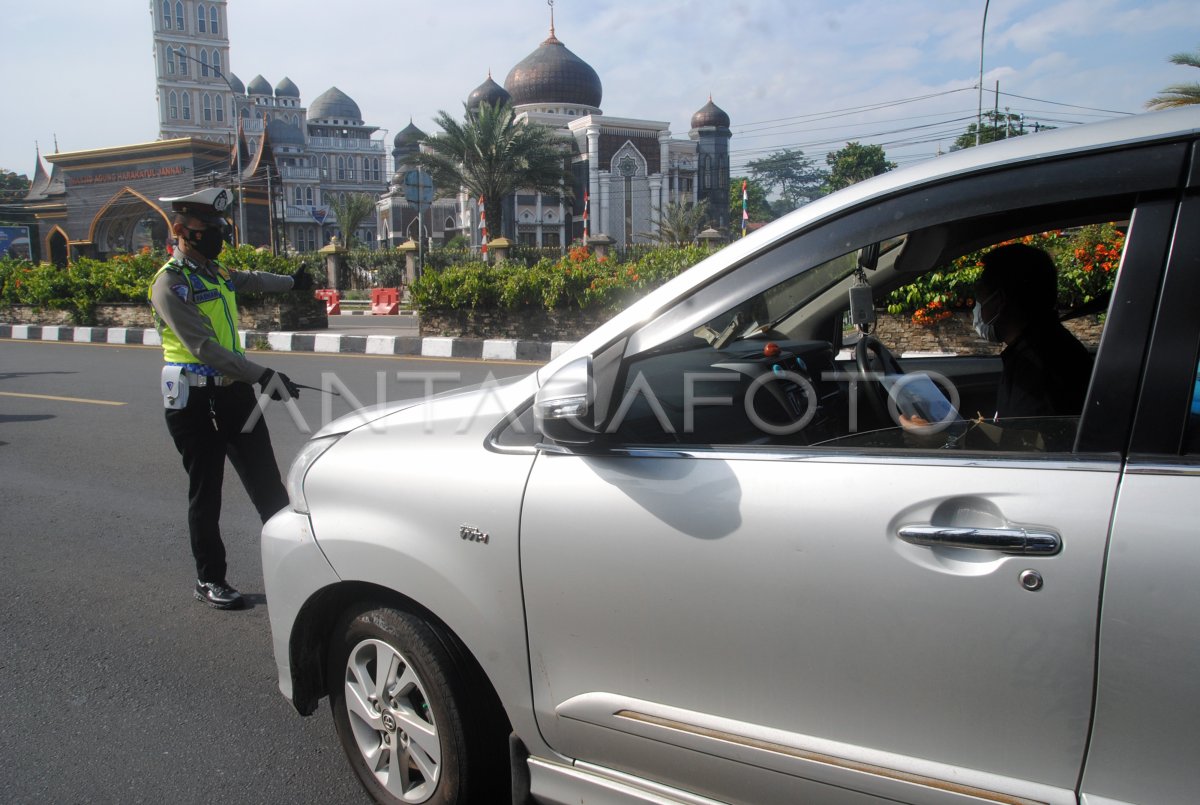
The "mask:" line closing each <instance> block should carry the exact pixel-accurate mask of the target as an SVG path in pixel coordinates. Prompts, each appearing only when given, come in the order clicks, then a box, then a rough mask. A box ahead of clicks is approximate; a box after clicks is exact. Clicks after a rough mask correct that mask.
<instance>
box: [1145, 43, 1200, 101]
mask: <svg viewBox="0 0 1200 805" xmlns="http://www.w3.org/2000/svg"><path fill="white" fill-rule="evenodd" d="M1170 62H1171V63H1172V64H1178V65H1179V66H1180V67H1200V50H1197V51H1196V52H1195V53H1176V54H1175V55H1174V56H1172V57H1171V58H1170ZM1196 103H1200V81H1192V82H1190V83H1187V84H1172V85H1171V86H1169V87H1167V88H1166V89H1164V90H1162V91H1161V92H1160V93H1159V94H1158V95H1155V96H1154V97H1153V98H1151V99H1150V100H1149V101H1148V102H1147V103H1146V106H1147V107H1149V108H1150V109H1170V108H1172V107H1174V106H1191V105H1192V104H1196Z"/></svg>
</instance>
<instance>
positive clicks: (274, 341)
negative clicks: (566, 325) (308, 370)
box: [0, 324, 573, 362]
mask: <svg viewBox="0 0 1200 805" xmlns="http://www.w3.org/2000/svg"><path fill="white" fill-rule="evenodd" d="M238 337H239V338H240V340H241V343H242V346H243V347H245V348H246V349H267V350H271V351H273V352H328V353H350V354H358V355H410V356H417V355H419V356H421V357H425V358H478V359H481V360H492V361H541V362H545V361H549V360H553V359H554V358H557V357H558V356H559V355H561V354H562V353H563V352H565V351H566V350H567V349H568V348H569V347H570V346H571V345H572V343H573V342H571V341H552V342H549V343H547V342H544V341H522V340H517V339H509V338H440V337H425V338H421V337H419V336H406V335H346V334H344V333H315V334H314V333H261V332H256V331H253V330H239V331H238ZM0 338H15V339H19V340H28V341H74V342H79V343H91V344H138V345H144V346H159V345H161V344H162V339H161V337H160V336H159V334H158V331H157V330H154V329H150V328H139V327H63V326H48V325H36V324H0Z"/></svg>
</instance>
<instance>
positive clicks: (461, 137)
mask: <svg viewBox="0 0 1200 805" xmlns="http://www.w3.org/2000/svg"><path fill="white" fill-rule="evenodd" d="M435 122H436V123H437V124H438V126H439V127H440V128H441V129H442V133H441V134H437V135H433V136H429V137H426V138H425V139H424V140H423V141H422V143H421V144H422V151H421V153H419V154H416V155H414V156H413V159H412V161H413V162H414V163H416V164H417V165H418V166H420V167H421V168H424V169H425V170H427V171H429V173H430V174H431V175H432V176H433V181H434V184H435V186H436V187H438V188H439V190H440V192H442V193H447V194H450V193H457V192H458V191H459V189H460V188H463V189H465V190H466V191H467V192H468V193H470V194H471V195H472V196H473V197H475V198H478V197H479V196H483V206H484V212H485V213H486V214H487V220H488V225H489V227H490V228H491V231H492V232H499V231H500V222H501V220H502V219H501V210H502V207H501V204H502V202H503V201H504V198H505V197H506V196H510V195H512V194H513V193H515V192H517V191H518V190H527V189H528V190H535V191H538V192H541V193H553V194H556V195H564V196H568V197H569V196H570V195H571V174H570V173H569V172H568V171H567V168H566V159H567V151H566V148H565V146H564V144H563V141H562V140H560V139H559V137H558V135H557V134H555V132H554V131H553V130H552V129H550V128H549V127H548V126H543V125H541V124H538V123H528V122H526V123H518V122H517V121H516V115H515V114H514V112H513V108H512V105H511V104H503V105H495V106H493V105H492V104H489V103H481V104H479V108H478V110H477V111H474V112H472V111H468V112H467V113H466V115H465V116H464V118H463V120H462V121H461V122H460V121H457V120H455V119H454V118H452V117H450V115H449V114H447V113H446V112H444V111H441V112H438V115H437V118H436V120H435ZM426 149H428V150H426Z"/></svg>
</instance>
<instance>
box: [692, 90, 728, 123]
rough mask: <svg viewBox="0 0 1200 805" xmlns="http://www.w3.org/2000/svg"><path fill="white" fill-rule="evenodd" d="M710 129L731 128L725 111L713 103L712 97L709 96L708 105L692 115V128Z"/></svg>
mask: <svg viewBox="0 0 1200 805" xmlns="http://www.w3.org/2000/svg"><path fill="white" fill-rule="evenodd" d="M708 127H715V128H719V129H720V128H723V129H727V128H729V115H727V114H726V113H725V110H724V109H722V108H721V107H719V106H717V105H716V104H715V103H713V99H712V96H711V95H709V96H708V103H706V104H704V106H703V107H702V108H701V109H700V110H699V111H698V112H696V114H694V115H692V128H694V129H703V128H708Z"/></svg>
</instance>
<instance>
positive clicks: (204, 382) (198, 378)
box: [185, 372, 237, 388]
mask: <svg viewBox="0 0 1200 805" xmlns="http://www.w3.org/2000/svg"><path fill="white" fill-rule="evenodd" d="M185 374H186V375H187V383H188V385H189V386H198V387H201V388H203V387H206V386H232V385H233V384H234V383H236V382H237V381H236V380H234V379H233V378H232V377H226V376H225V375H197V374H193V373H191V372H185Z"/></svg>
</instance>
